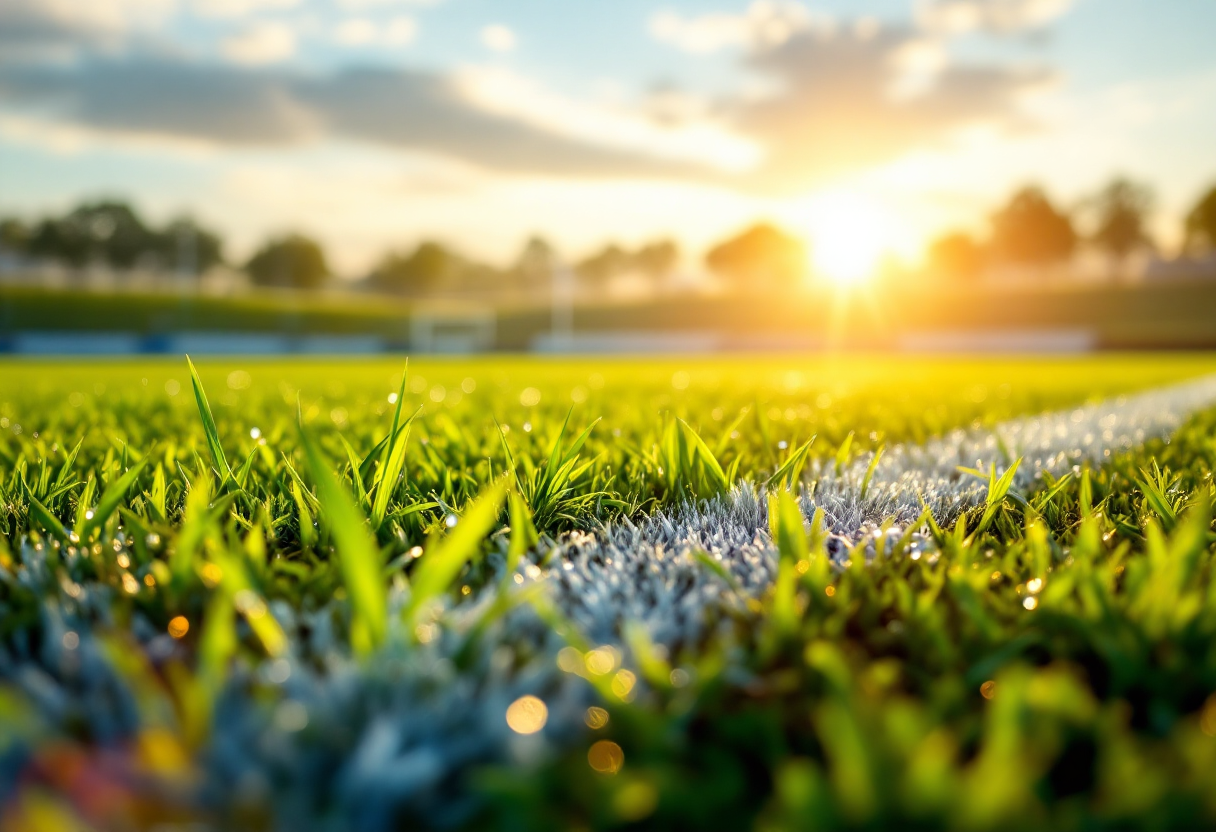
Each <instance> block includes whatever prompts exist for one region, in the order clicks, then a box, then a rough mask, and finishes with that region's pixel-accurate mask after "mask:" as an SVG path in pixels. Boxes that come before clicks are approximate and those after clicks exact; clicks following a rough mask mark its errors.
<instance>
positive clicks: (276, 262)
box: [245, 234, 329, 289]
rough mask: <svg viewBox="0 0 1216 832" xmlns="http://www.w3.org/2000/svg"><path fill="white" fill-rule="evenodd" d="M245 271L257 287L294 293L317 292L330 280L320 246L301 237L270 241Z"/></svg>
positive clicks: (295, 235)
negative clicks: (268, 287) (312, 290)
mask: <svg viewBox="0 0 1216 832" xmlns="http://www.w3.org/2000/svg"><path fill="white" fill-rule="evenodd" d="M245 270H246V271H247V272H249V276H250V277H251V278H253V282H254V283H258V284H260V285H262V286H283V287H287V288H293V289H316V288H318V287H319V286H320V285H321V284H322V283H324V282H325V278H326V277H328V276H329V266H328V265H326V263H325V253H324V252H323V251H322V250H321V246H320V245H318V244H317V243H316V242H314V241H312V240H310V239H308V238H307V237H303V236H301V235H299V234H292V235H290V236H287V237H282V238H280V239H277V240H271V241H270V242H268V243H267V244H266V245H264V246H263V247H262V248H261V250H259V251H258V253H257V254H255V255H253V257H251V258H250V259H249V263H248V264H246V266H245Z"/></svg>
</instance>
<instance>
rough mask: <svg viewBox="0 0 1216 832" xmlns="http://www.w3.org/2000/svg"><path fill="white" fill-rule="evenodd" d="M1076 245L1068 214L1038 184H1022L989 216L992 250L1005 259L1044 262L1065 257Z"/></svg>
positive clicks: (1075, 235)
mask: <svg viewBox="0 0 1216 832" xmlns="http://www.w3.org/2000/svg"><path fill="white" fill-rule="evenodd" d="M1076 246H1077V232H1076V230H1075V229H1074V228H1073V224H1072V220H1071V218H1069V216H1068V214H1066V213H1063V212H1061V211H1058V210H1056V207H1055V206H1054V205H1052V204H1051V201H1050V200H1049V199H1048V198H1047V195H1046V194H1045V193H1044V192H1043V190H1042V189H1041V188H1038V187H1034V186H1031V187H1027V188H1023V189H1021V190H1020V191H1018V192H1017V193H1015V194H1014V195H1013V198H1012V199H1011V200H1010V201H1009V204H1008V205H1006V206H1005V207H1004V208H1002V209H1001V210H1000V211H998V212H997V213H996V214H994V215H993V217H992V253H993V256H994V258H996V259H997V260H999V261H1002V262H1006V263H1013V264H1017V265H1028V266H1044V265H1048V264H1051V263H1058V262H1060V261H1063V260H1067V259H1068V258H1069V257H1071V256H1072V253H1073V251H1074V250H1075V249H1076Z"/></svg>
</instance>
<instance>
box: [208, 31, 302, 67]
mask: <svg viewBox="0 0 1216 832" xmlns="http://www.w3.org/2000/svg"><path fill="white" fill-rule="evenodd" d="M221 51H222V52H223V53H224V56H225V57H227V58H228V59H229V60H232V61H235V62H236V63H238V64H247V65H250V66H256V65H258V64H269V63H275V62H276V61H281V60H284V59H285V58H290V57H291V56H292V55H294V54H295V51H296V33H295V31H294V30H293V29H292V28H291V27H290V26H288V25H287V24H285V23H277V22H272V21H262V22H259V23H255V24H253V25H251V26H249V27H247V28H246V29H245V30H244V31H242V32H240V33H238V34H235V35H231V36H230V37H228V38H225V39H224V42H223V43H222V44H221Z"/></svg>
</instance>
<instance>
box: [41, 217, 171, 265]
mask: <svg viewBox="0 0 1216 832" xmlns="http://www.w3.org/2000/svg"><path fill="white" fill-rule="evenodd" d="M28 250H29V253H30V255H31V256H33V257H41V258H45V259H48V260H54V261H57V262H60V263H65V264H67V265H69V266H74V267H76V268H80V267H82V266H85V265H88V264H90V263H103V264H105V265H107V266H109V267H110V268H115V269H129V268H132V267H134V266H135V265H137V264H139V263H140V261H141V260H144V259H146V258H147V257H148V256H149V255H151V256H153V257H155V255H156V250H157V240H156V235H155V234H154V233H153V232H152V231H151V230H149V229H148V227H147V226H146V225H144V223H143V220H141V219H140V218H139V215H138V214H136V213H135V211H134V210H132V208H131V207H130V206H129V205H127V204H126V203H124V202H105V201H103V202H96V203H85V204H83V205H80V206H79V207H77V208H76V209H74V210H73V211H72V212H71V213H69V214H68V215H67V216H65V217H63V218H62V219H53V218H48V219H45V220H43V221H42V222H40V223H39V224H38V225H37V226H36V227H35V228H34V231H33V234H31V235H30V241H29V249H28Z"/></svg>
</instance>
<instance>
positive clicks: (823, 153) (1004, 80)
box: [733, 29, 1052, 182]
mask: <svg viewBox="0 0 1216 832" xmlns="http://www.w3.org/2000/svg"><path fill="white" fill-rule="evenodd" d="M918 43H919V41H918V40H917V39H916V36H914V35H913V34H912V33H910V32H907V30H901V29H884V30H879V32H877V33H873V34H867V33H856V32H855V33H848V34H840V35H837V36H833V38H829V39H815V38H810V36H807V35H799V36H796V38H794V39H792V40H789V41H788V43H786V44H783V45H782V46H779V47H776V49H772V50H766V51H762V52H758V54H754V55H751V56H750V57H749V60H748V63H749V66H750V67H751V68H754V69H755V71H759V72H761V73H764V74H765V75H767V77H770V78H771V79H773V80H775V81H776V83H777V84H779V88H781V91H779V92H777V94H775V95H771V96H769V97H765V99H760V100H755V101H749V102H743V103H741V105H737V107H736V111H734V122H733V123H734V124H736V125H737V127H738V128H739V129H741V130H742V131H743V133H744V134H747V135H753V136H756V137H759V139H760V140H761V141H762V142H764V144H765V145H766V146H767V148H769V157H767V159H766V165H765V170H764V172H761V173H760V176H761V179H764V180H767V181H772V182H781V181H786V182H799V181H803V182H805V181H811V180H815V179H816V178H820V176H822V175H826V174H829V173H832V172H834V170H843V169H856V168H861V167H866V165H869V164H874V163H882V162H886V161H890V159H893V158H895V157H897V156H900V154H902V153H905V152H907V151H910V150H916V148H923V147H927V146H934V145H940V144H942V142H945V141H947V140H948V139H950V137H951V136H952V135H953V134H956V133H957V131H958V130H961V129H962V128H966V127H970V125H975V124H987V125H996V127H1004V128H1009V127H1013V125H1015V124H1019V123H1020V122H1021V116H1020V111H1019V107H1018V105H1019V100H1020V97H1021V96H1023V95H1024V94H1026V92H1028V91H1030V90H1032V89H1035V88H1036V86H1038V85H1042V84H1043V83H1046V81H1047V80H1049V79H1051V78H1052V74H1051V73H1049V72H1047V71H1045V69H1030V71H1021V69H1008V68H1002V67H985V66H947V64H944V63H940V62H938V63H933V61H934V56H933V55H931V54H928V52H927V54H925V55H927V57H919V58H917V60H923V61H928V62H930V63H929V69H930V75H931V78H930V80H929V81H928V83H927V84H925V85H924V86H923V88H922V89H919V90H916V92H914V94H913V95H900V94H899V92H900V90H899V81H900V80H901V75H900V73H899V71H900V60H901V56H902V60H905V61H907V60H908V57H907V55H908V51H907V50H908V49H910V47H911V46H913V45H917V44H918ZM913 55H914V52H913Z"/></svg>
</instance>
